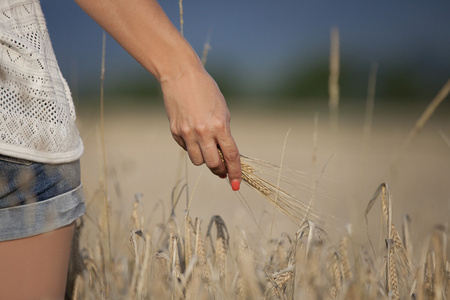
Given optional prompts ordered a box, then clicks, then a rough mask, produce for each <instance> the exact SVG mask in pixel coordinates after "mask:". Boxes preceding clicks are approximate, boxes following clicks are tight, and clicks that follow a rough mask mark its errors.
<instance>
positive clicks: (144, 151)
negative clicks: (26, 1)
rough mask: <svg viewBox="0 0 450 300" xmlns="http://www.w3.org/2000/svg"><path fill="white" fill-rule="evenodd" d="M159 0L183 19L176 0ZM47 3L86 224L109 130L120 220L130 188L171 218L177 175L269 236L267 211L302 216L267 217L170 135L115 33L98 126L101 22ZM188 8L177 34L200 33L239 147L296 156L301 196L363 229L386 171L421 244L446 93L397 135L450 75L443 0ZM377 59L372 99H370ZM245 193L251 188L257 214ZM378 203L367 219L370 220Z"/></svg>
mask: <svg viewBox="0 0 450 300" xmlns="http://www.w3.org/2000/svg"><path fill="white" fill-rule="evenodd" d="M160 4H161V6H162V7H163V9H164V10H165V11H166V13H167V14H168V15H169V17H170V19H171V20H172V22H173V23H174V24H175V25H176V27H177V28H179V1H178V0H170V1H168V0H161V1H160ZM42 7H43V10H44V13H45V14H46V17H47V23H48V28H49V32H50V36H51V38H52V41H53V46H54V49H55V52H56V55H57V58H58V59H59V64H60V67H61V69H62V72H63V74H64V76H65V77H66V79H67V80H68V82H69V85H70V86H71V89H72V93H73V96H74V100H75V103H76V106H77V110H78V121H79V128H80V132H81V135H82V138H83V140H84V143H85V154H84V156H83V158H82V163H83V164H82V165H83V168H82V171H83V174H82V176H83V182H84V189H85V193H86V199H87V201H88V204H89V210H88V217H89V218H90V219H92V220H94V223H95V220H96V216H97V215H98V214H95V213H94V211H95V210H93V206H95V203H102V201H96V200H99V199H98V197H99V195H100V194H101V193H98V190H99V186H100V185H101V182H102V179H101V178H102V177H103V175H102V174H103V171H102V170H103V160H102V150H101V145H102V144H104V145H105V146H106V161H107V163H106V168H107V174H108V192H109V197H110V199H111V200H112V201H113V202H114V203H115V204H114V206H113V210H114V212H113V214H114V216H115V217H116V216H117V217H118V218H117V219H114V220H119V219H120V217H121V218H124V219H123V220H128V219H129V216H130V209H131V207H132V201H133V199H134V195H135V194H136V193H142V194H143V199H144V201H143V202H142V203H143V206H144V210H145V212H146V215H147V216H148V218H147V220H148V221H149V222H150V221H151V222H153V221H156V222H157V221H158V220H161V218H164V217H160V216H161V215H165V216H166V217H167V215H168V213H169V211H170V207H171V202H170V199H171V197H172V196H173V195H174V194H173V192H174V190H176V189H177V188H178V189H179V188H180V185H179V183H180V182H182V183H183V182H188V192H189V195H192V196H190V197H192V199H193V201H192V205H191V208H190V211H191V214H192V216H193V217H200V218H202V219H203V220H206V222H207V220H209V219H210V218H211V216H212V215H215V214H220V215H221V216H222V217H223V218H224V220H225V222H227V224H233V227H236V228H238V227H240V228H241V229H242V228H251V229H252V231H255V232H265V234H266V237H267V236H268V235H269V234H268V232H269V231H270V232H271V233H272V228H269V227H270V226H271V225H270V224H274V231H273V232H274V233H275V232H278V233H280V232H291V233H292V232H295V231H296V229H297V228H296V226H295V225H294V224H292V223H290V222H289V221H288V220H286V218H284V217H283V216H280V215H276V218H274V217H273V216H274V212H273V208H271V206H270V205H269V204H268V202H267V201H265V200H264V199H262V197H260V196H259V195H257V194H256V193H254V192H253V191H251V190H250V189H249V188H248V187H245V186H243V187H242V190H241V193H233V192H232V191H231V189H230V187H229V184H228V183H227V182H226V181H225V180H219V179H217V178H216V177H215V176H213V175H212V174H211V173H210V172H209V171H208V170H207V168H206V167H205V166H202V167H193V166H192V165H191V164H190V163H186V155H185V153H184V152H183V151H181V150H180V148H179V147H178V145H176V143H175V142H174V141H173V139H172V137H171V135H170V132H169V129H168V122H167V118H166V117H165V114H164V112H163V107H162V95H161V92H160V89H159V86H158V84H157V82H156V80H155V79H154V78H153V77H152V76H151V75H149V74H148V73H147V72H146V71H145V70H144V69H143V68H142V67H141V66H139V65H138V64H137V63H136V62H135V61H134V60H133V59H132V58H131V57H130V56H129V55H128V54H127V53H126V52H125V51H124V50H122V49H121V48H120V46H118V45H117V43H116V42H115V41H114V40H112V39H111V38H110V37H107V41H106V77H105V78H106V79H105V105H106V106H105V114H106V116H105V134H104V140H102V134H101V131H100V126H99V120H100V117H99V116H100V114H99V109H98V108H99V105H100V104H99V103H100V69H101V55H102V34H103V31H102V29H101V28H100V27H99V26H98V25H97V24H96V23H95V22H94V21H92V20H91V19H90V18H89V17H88V16H87V15H86V14H85V13H84V12H83V11H82V10H81V9H80V8H79V7H78V6H77V5H76V4H75V2H73V1H61V0H43V1H42ZM183 7H184V34H185V37H186V38H187V39H188V41H189V42H190V43H191V44H192V46H193V47H194V49H195V50H196V51H197V53H198V54H199V55H200V56H201V54H202V51H203V47H204V44H205V42H206V41H207V40H208V39H209V42H210V45H211V49H210V51H209V53H208V57H207V63H206V68H207V70H208V71H209V72H210V73H211V74H212V75H213V77H214V78H215V79H216V81H217V82H218V84H219V87H220V88H221V90H222V92H223V93H224V95H225V97H226V99H227V102H228V103H229V107H230V111H231V115H232V131H233V136H234V138H235V140H236V142H237V144H238V145H239V149H240V152H241V153H242V154H244V155H248V156H251V157H255V158H259V159H263V160H265V161H268V162H271V163H274V164H283V166H284V167H285V168H288V169H294V170H300V171H302V173H301V174H303V175H302V177H301V178H296V179H298V180H299V181H301V182H302V185H304V186H306V187H307V188H306V189H303V190H299V191H296V192H298V194H296V195H298V199H300V200H301V201H310V200H311V199H314V205H313V207H315V208H316V209H318V210H321V211H323V212H325V215H327V216H332V217H331V219H333V220H335V218H338V219H339V220H341V221H342V222H340V223H339V225H336V226H335V228H339V229H342V230H343V228H344V227H343V225H342V223H347V222H348V223H351V224H353V225H354V228H355V231H358V230H360V231H361V232H362V235H363V236H364V235H365V220H364V211H365V208H366V205H367V203H368V201H369V200H370V198H371V197H372V195H373V193H374V192H375V190H376V188H377V186H378V185H379V184H380V183H382V182H387V183H388V184H389V185H390V188H391V192H392V195H394V196H393V197H394V199H395V200H394V204H393V208H394V223H395V224H400V223H401V218H402V216H403V215H404V214H408V215H409V216H410V218H411V220H412V226H413V234H414V235H415V236H413V239H414V238H417V239H416V240H417V243H418V244H419V245H420V241H421V238H423V236H424V234H426V232H430V228H432V226H434V225H435V224H436V223H440V224H447V222H448V216H449V215H450V201H449V199H450V185H449V184H448V183H449V182H448V180H449V178H450V159H449V154H450V138H449V137H450V119H449V113H450V104H449V101H444V102H443V103H442V104H441V105H440V106H439V108H438V110H437V111H436V113H435V114H434V115H433V116H432V117H431V118H430V119H429V120H428V122H427V124H426V126H425V127H424V128H423V130H422V131H421V132H420V134H419V136H418V137H417V138H416V139H414V141H413V142H412V143H411V145H410V147H408V148H407V149H404V148H403V141H404V140H405V138H406V136H407V135H408V133H409V132H410V131H411V129H412V128H413V127H414V124H415V122H416V120H417V119H418V118H419V116H420V115H421V113H422V112H423V111H424V110H425V108H426V106H427V105H428V103H430V101H431V100H432V99H433V98H434V97H435V95H436V94H437V93H438V91H439V90H440V89H441V87H442V86H443V85H444V84H445V83H446V82H447V81H448V79H449V77H450V18H449V13H450V1H433V2H424V1H404V0H402V1H386V0H380V1H372V2H355V1H331V0H330V1H299V0H295V1H294V0H293V1H287V0H284V1H273V0H258V1H237V0H229V1H220V0H195V1H194V0H185V1H183ZM333 28H337V29H338V30H339V36H340V64H341V68H340V69H341V70H340V78H339V86H340V102H339V117H338V121H337V122H336V123H335V124H334V126H335V127H334V128H332V127H333V126H330V124H331V123H330V122H329V112H328V77H329V67H328V66H329V55H330V32H331V30H332V29H333ZM374 63H376V64H377V65H378V71H377V74H376V92H375V102H374V108H373V109H369V110H366V98H367V90H368V80H369V74H370V70H371V66H372V65H373V64H374ZM447 100H448V99H447ZM124 104H126V106H125V105H124ZM130 104H134V105H130ZM331 125H332V124H331ZM288 132H290V134H289V137H288V138H286V140H285V137H286V134H287V133H288ZM282 154H283V155H282ZM282 156H283V160H281V157H282ZM186 169H187V171H186ZM299 174H300V173H299ZM315 191H317V193H316V192H315ZM318 191H320V192H318ZM185 192H186V191H183V193H185ZM294 192H295V191H294ZM171 195H172V196H171ZM175 195H176V193H175ZM181 198H182V201H181V202H182V203H181V202H180V203H179V205H178V207H177V210H176V213H177V214H178V216H180V215H181V216H183V214H184V210H185V209H186V207H187V204H186V201H185V200H186V199H187V196H186V197H185V196H183V197H181ZM241 202H248V204H249V207H251V209H252V210H253V212H252V213H253V216H254V217H255V219H254V220H252V218H251V217H250V216H251V214H250V213H249V212H248V211H246V210H245V208H244V207H245V205H243V204H242V203H241ZM377 205H378V204H377ZM374 211H377V212H376V213H378V216H379V210H377V209H374ZM376 213H374V214H375V216H372V215H371V218H372V219H371V223H370V224H371V225H372V224H373V223H372V222H376V221H377V220H379V218H377V217H376ZM255 223H256V224H255ZM120 224H121V223H120V222H117V223H116V226H118V227H120V226H121V225H120ZM123 224H126V223H123ZM255 225H256V226H257V227H258V229H259V230H256V229H255V228H256V227H255ZM374 228H379V226H376V225H375V227H374ZM124 235H125V236H126V237H128V232H124ZM127 239H128V238H126V240H127ZM383 244H384V243H383Z"/></svg>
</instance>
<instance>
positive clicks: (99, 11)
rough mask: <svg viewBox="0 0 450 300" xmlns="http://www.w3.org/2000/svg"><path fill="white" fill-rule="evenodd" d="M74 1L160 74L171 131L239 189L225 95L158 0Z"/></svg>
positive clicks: (194, 157) (194, 158)
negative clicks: (219, 151)
mask: <svg viewBox="0 0 450 300" xmlns="http://www.w3.org/2000/svg"><path fill="white" fill-rule="evenodd" d="M76 2H77V3H78V4H79V5H80V7H81V8H82V9H83V10H84V11H85V12H86V13H87V14H88V15H90V16H91V17H92V18H93V19H94V20H95V21H97V23H99V24H100V25H101V26H102V27H103V28H104V29H105V30H106V31H107V32H108V33H109V34H110V35H111V36H112V37H113V38H114V39H115V40H116V41H117V42H118V43H119V44H120V45H121V46H122V47H123V48H124V49H125V50H127V51H128V52H129V53H130V54H131V55H132V56H133V57H134V58H135V59H136V60H137V61H138V62H139V63H140V64H141V65H142V66H143V67H144V68H146V69H147V70H148V71H149V72H150V73H151V74H153V75H154V76H155V78H156V79H158V81H159V82H160V84H161V87H162V91H163V94H164V103H165V106H166V111H167V115H168V117H169V122H170V130H171V132H172V135H173V137H174V139H175V141H176V142H177V143H178V144H179V145H180V146H181V147H183V148H184V149H185V150H187V152H188V154H189V157H190V159H191V161H192V163H193V164H194V165H201V164H203V163H206V165H207V166H208V168H209V169H210V170H211V172H213V173H214V174H216V175H218V176H220V177H226V176H227V175H228V179H229V180H230V182H231V183H232V187H233V189H234V190H236V189H239V183H240V181H241V165H240V157H239V150H238V148H237V146H236V143H235V141H234V139H233V137H232V135H231V130H230V113H229V111H228V108H227V105H226V103H225V99H224V97H223V95H222V93H221V92H220V90H219V88H218V87H217V85H216V83H215V82H214V80H213V79H212V78H211V76H209V74H208V73H207V72H206V71H205V69H204V68H203V65H202V63H201V61H200V59H199V58H198V56H197V54H196V53H195V51H194V50H193V49H192V47H191V46H190V45H189V43H188V42H187V41H186V40H185V39H184V38H183V37H182V36H181V34H180V33H179V32H178V30H177V29H176V28H175V27H174V26H173V24H172V23H171V22H170V20H169V19H168V18H167V16H166V15H165V13H164V11H163V10H162V9H161V7H160V6H159V4H158V3H157V2H156V1H155V0H133V1H123V0H96V1H91V0H76ZM218 148H220V149H221V151H222V153H223V156H224V160H225V163H223V162H222V159H221V157H220V155H219V153H218V151H217V149H218Z"/></svg>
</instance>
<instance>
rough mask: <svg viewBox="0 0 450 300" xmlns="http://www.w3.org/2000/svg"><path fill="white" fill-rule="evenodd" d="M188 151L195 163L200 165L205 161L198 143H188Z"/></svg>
mask: <svg viewBox="0 0 450 300" xmlns="http://www.w3.org/2000/svg"><path fill="white" fill-rule="evenodd" d="M187 152H188V155H189V158H190V159H191V162H192V163H193V164H194V165H196V166H200V165H202V164H203V163H204V162H205V160H204V158H203V155H202V151H201V150H200V147H199V145H198V144H197V143H190V144H187Z"/></svg>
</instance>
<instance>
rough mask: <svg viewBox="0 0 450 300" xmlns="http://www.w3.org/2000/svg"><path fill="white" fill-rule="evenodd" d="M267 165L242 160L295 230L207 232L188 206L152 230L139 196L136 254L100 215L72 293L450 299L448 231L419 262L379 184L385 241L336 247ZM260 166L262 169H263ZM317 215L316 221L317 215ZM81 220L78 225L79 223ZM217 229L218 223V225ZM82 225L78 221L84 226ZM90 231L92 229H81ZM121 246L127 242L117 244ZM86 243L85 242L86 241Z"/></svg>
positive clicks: (133, 237) (79, 258)
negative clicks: (262, 234)
mask: <svg viewBox="0 0 450 300" xmlns="http://www.w3.org/2000/svg"><path fill="white" fill-rule="evenodd" d="M258 164H264V162H260V161H254V160H250V159H246V158H244V159H243V160H242V167H243V180H244V181H245V182H247V183H248V185H249V186H251V187H252V188H253V189H255V190H256V191H258V192H259V193H261V194H262V195H263V196H264V197H265V198H266V199H268V200H269V201H271V202H272V204H274V206H275V207H276V208H278V209H279V210H280V211H281V212H283V213H285V214H286V215H287V216H288V217H289V218H290V219H291V220H292V221H294V222H297V223H298V222H300V221H302V223H301V224H300V225H299V227H298V231H297V232H296V233H295V234H293V235H289V234H287V233H285V234H283V235H281V236H280V237H278V238H274V239H270V240H269V241H266V240H261V239H259V240H253V237H252V234H251V233H248V232H245V231H235V232H234V236H231V235H230V233H229V231H228V229H227V226H226V223H225V221H224V220H223V219H222V217H220V216H218V215H216V216H213V217H212V218H211V221H210V222H209V225H208V226H207V229H206V234H204V228H203V226H202V221H201V220H200V219H198V218H195V219H193V218H191V216H190V214H189V210H187V211H186V213H185V215H184V220H183V225H182V226H180V225H179V223H178V220H177V218H176V216H175V214H172V215H171V217H170V218H169V220H168V221H164V220H163V221H162V223H160V224H159V225H158V226H156V227H154V228H148V227H147V226H146V222H145V221H146V220H145V219H144V217H143V216H142V210H141V209H140V205H141V204H140V197H138V196H137V197H136V200H135V202H134V207H133V213H132V216H131V220H130V226H131V227H132V228H133V229H132V230H131V231H130V243H129V247H128V249H129V251H128V252H127V251H124V252H119V251H112V249H113V250H114V249H117V248H120V245H116V244H113V242H112V241H111V238H110V237H111V233H110V232H107V228H109V226H107V224H105V222H107V220H106V219H105V218H104V215H103V217H100V219H99V221H98V228H99V230H98V236H97V237H94V239H93V241H92V238H93V237H92V236H86V237H84V239H85V240H88V239H91V242H90V243H89V244H88V243H84V244H85V245H83V246H82V248H81V249H80V240H79V238H80V236H79V235H77V236H76V239H75V242H74V249H73V250H74V251H73V254H74V258H73V260H72V262H73V263H72V266H71V271H70V274H69V275H70V276H69V282H68V295H67V296H68V297H67V298H70V299H139V300H140V299H400V298H401V299H407V298H414V299H445V298H446V297H447V293H448V289H449V288H450V265H449V262H448V260H447V255H446V254H447V252H448V250H449V249H448V246H447V235H446V231H445V230H444V229H443V228H442V227H436V228H435V230H434V231H433V232H431V233H430V235H429V238H428V240H427V241H425V242H424V243H423V245H424V248H423V254H422V255H421V256H419V260H418V261H417V260H414V256H413V252H412V246H411V245H412V241H411V235H410V231H409V221H408V219H407V218H405V219H404V223H403V229H402V231H403V236H400V234H399V232H398V231H397V229H396V227H395V226H394V224H393V222H392V204H391V197H390V193H389V189H388V186H387V185H386V184H382V185H380V187H379V188H378V189H377V191H376V193H375V195H374V197H373V199H372V200H371V201H369V204H368V207H367V210H366V217H367V214H368V213H369V212H370V210H371V209H372V207H373V205H374V203H375V202H376V200H377V199H379V198H381V207H382V217H383V222H382V226H383V227H384V232H385V234H384V239H385V246H384V247H383V248H380V249H374V248H373V247H372V250H370V251H369V250H368V249H367V248H366V247H361V246H358V245H357V244H356V243H355V242H354V241H353V239H352V234H351V232H347V233H346V234H343V235H342V236H340V237H338V239H336V240H339V242H338V243H337V244H333V243H332V242H330V239H325V238H324V236H325V235H326V234H327V233H326V232H325V231H324V230H323V229H321V228H320V227H321V226H320V220H312V219H310V218H306V219H305V216H312V217H313V219H315V218H316V216H315V215H314V214H310V212H309V209H308V207H307V206H305V205H304V204H302V203H299V201H298V200H296V199H295V198H294V197H293V196H291V195H290V194H287V193H284V192H283V191H281V190H279V189H278V187H277V186H276V185H274V184H271V183H270V182H268V181H265V180H263V179H262V177H259V176H258V173H257V172H256V171H255V170H257V169H258V166H257V165H258ZM258 170H260V169H258ZM316 221H319V222H316ZM80 227H81V225H80ZM214 227H215V230H214ZM80 229H81V228H80ZM83 234H84V235H87V234H88V232H87V231H84V232H82V236H81V237H82V240H83ZM119 243H120V242H119ZM81 244H83V243H81Z"/></svg>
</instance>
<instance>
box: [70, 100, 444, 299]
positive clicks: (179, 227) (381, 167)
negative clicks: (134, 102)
mask: <svg viewBox="0 0 450 300" xmlns="http://www.w3.org/2000/svg"><path fill="white" fill-rule="evenodd" d="M433 96H434V95H433ZM430 98H432V97H430ZM317 103H318V104H317V105H313V104H311V105H304V106H302V105H298V107H296V109H291V110H289V111H278V112H273V111H272V112H270V111H258V110H254V109H248V108H245V107H243V108H241V109H237V108H233V107H232V108H231V109H230V110H231V113H232V117H233V118H232V131H233V134H234V137H235V139H236V141H237V143H238V145H239V147H240V151H241V153H242V154H245V155H248V156H250V157H253V158H255V159H251V158H243V162H244V164H247V166H248V165H250V166H251V167H252V172H251V174H253V175H255V174H257V175H258V174H259V175H260V176H261V177H258V178H262V179H264V180H267V181H266V182H268V183H270V184H271V186H272V187H271V190H265V189H264V188H259V192H258V188H255V186H257V185H255V183H252V182H251V180H250V182H249V183H250V184H249V185H242V188H241V191H240V192H238V193H235V192H232V191H231V188H230V187H229V183H228V182H227V181H226V180H223V179H219V178H217V177H215V176H213V175H212V174H210V173H209V171H208V170H207V168H206V167H204V166H203V167H194V166H192V165H191V164H190V163H188V162H186V155H185V153H183V152H182V151H181V150H179V148H178V146H177V145H176V143H174V142H173V141H172V137H171V136H170V133H169V130H168V122H167V120H166V117H165V115H164V112H163V111H162V110H161V108H158V107H144V108H139V109H133V108H130V109H129V110H126V109H123V108H122V109H120V110H116V109H114V108H108V106H107V107H106V111H105V127H104V128H105V131H104V136H103V137H102V136H101V135H102V133H101V130H100V125H99V121H97V120H99V118H98V117H96V115H97V113H98V112H96V111H95V110H94V111H92V110H89V111H82V110H81V111H80V112H79V126H80V132H81V134H82V137H83V139H84V142H85V147H86V151H85V154H84V156H83V158H82V179H83V182H84V190H85V196H86V201H87V204H88V211H87V214H86V216H85V217H84V218H83V219H82V221H81V222H79V223H78V227H79V230H78V234H77V236H76V238H75V241H74V245H73V259H72V265H71V269H70V272H69V281H68V290H67V295H68V298H72V299H446V298H447V293H448V289H449V284H450V265H449V262H448V254H449V247H448V245H447V236H448V224H447V223H448V215H449V212H450V202H449V196H450V186H449V184H448V178H450V159H449V156H450V143H449V133H450V122H449V120H448V118H447V116H448V105H445V103H444V105H442V106H441V107H440V108H439V109H438V110H437V111H436V112H435V114H434V115H433V116H431V118H429V119H427V122H426V124H425V125H422V128H420V129H421V131H420V132H418V134H417V135H415V136H414V138H413V139H411V140H410V141H408V142H407V145H406V146H405V140H407V137H408V134H410V133H411V131H412V129H413V128H415V127H414V126H415V124H416V121H417V120H418V119H419V117H420V115H421V114H422V112H423V111H424V110H425V107H423V106H420V105H418V106H409V107H400V106H399V107H394V106H393V107H386V106H384V107H380V108H377V106H376V104H375V110H374V113H373V115H372V122H371V124H370V127H368V128H367V127H365V126H364V124H367V122H366V121H367V115H365V114H364V107H365V102H364V101H361V103H358V102H356V104H355V102H354V101H353V102H351V104H350V102H349V104H346V102H345V101H341V104H340V112H339V120H338V122H336V123H335V124H334V125H333V126H334V127H333V126H330V124H331V122H330V120H329V118H328V113H327V110H326V109H320V107H323V105H322V106H321V104H320V103H319V102H317ZM325 103H326V102H325ZM336 125H337V126H336ZM102 145H103V146H104V149H105V151H104V153H103V152H102ZM103 156H104V159H103ZM256 158H257V159H256ZM258 172H259V173H258ZM247 181H248V180H247ZM259 182H261V181H259ZM269 198H271V199H269ZM268 200H269V201H268ZM288 200H289V201H291V203H292V204H291V206H287V207H285V208H284V210H283V208H280V206H279V205H280V204H283V203H286V201H288ZM298 207H300V209H299V210H296V208H298Z"/></svg>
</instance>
